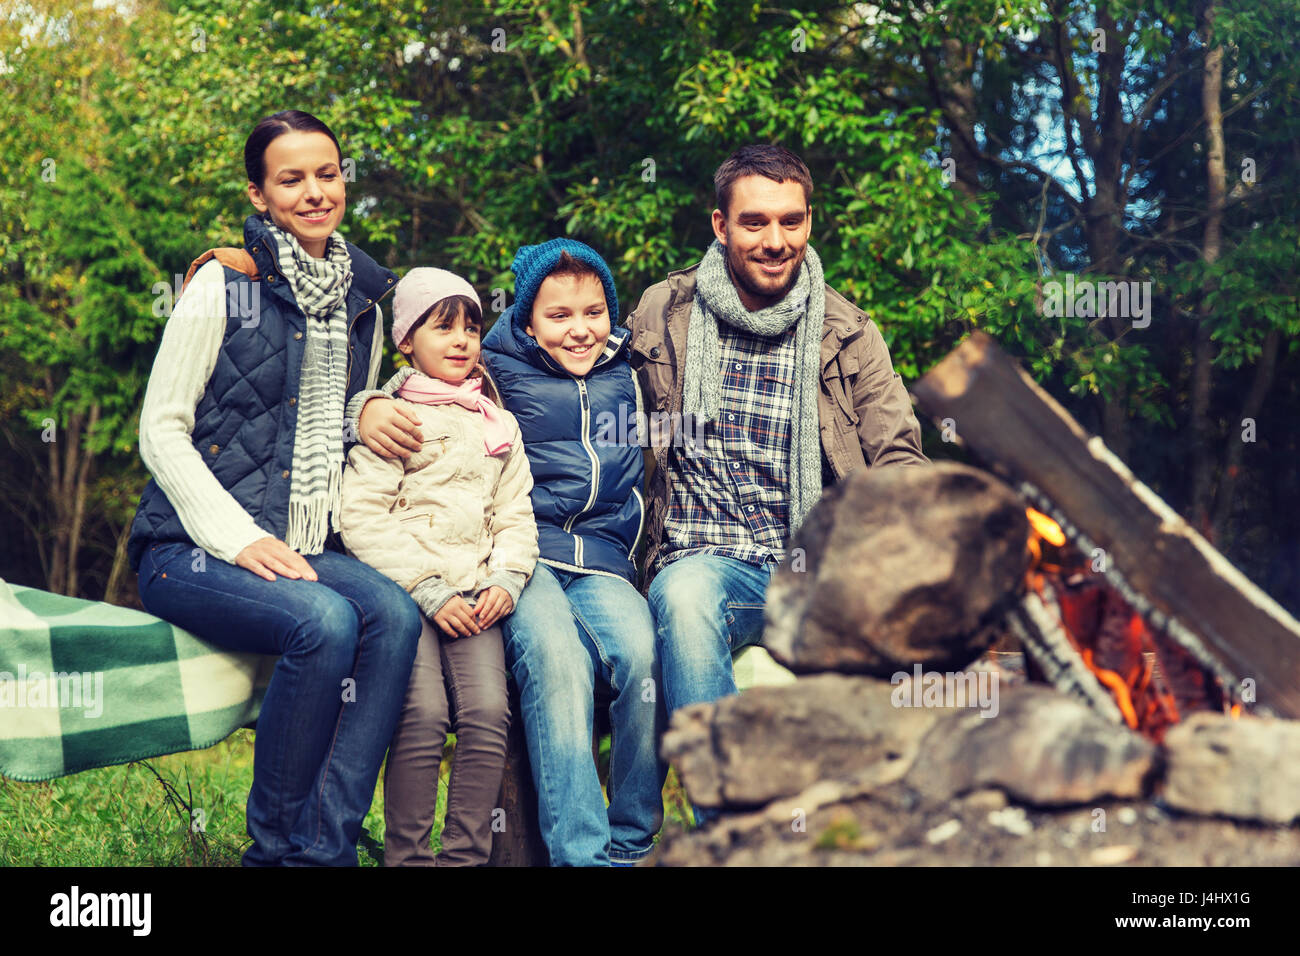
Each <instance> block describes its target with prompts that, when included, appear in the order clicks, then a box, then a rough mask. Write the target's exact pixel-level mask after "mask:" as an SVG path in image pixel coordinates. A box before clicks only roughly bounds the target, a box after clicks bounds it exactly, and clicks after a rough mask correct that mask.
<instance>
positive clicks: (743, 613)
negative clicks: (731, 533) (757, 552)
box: [647, 554, 776, 715]
mask: <svg viewBox="0 0 1300 956" xmlns="http://www.w3.org/2000/svg"><path fill="white" fill-rule="evenodd" d="M775 568H776V565H775V564H769V565H767V566H766V567H761V568H760V567H758V566H757V565H753V564H749V563H747V562H745V561H740V560H737V559H736V558H726V557H721V556H718V555H713V554H689V555H687V556H686V557H684V558H678V559H677V560H676V561H674V562H672V563H671V564H669V565H668V566H667V567H665V568H664V569H663V570H662V571H660V572H659V573H658V574H656V575H655V577H654V580H652V581H651V582H650V593H649V594H648V595H647V598H648V600H649V603H650V613H651V614H652V615H653V616H654V622H655V642H656V645H655V650H656V652H657V656H658V657H659V661H660V667H661V668H662V670H663V679H664V702H665V704H666V705H667V708H668V713H669V715H671V714H673V713H674V712H675V711H677V710H679V709H680V708H682V707H685V706H686V705H687V704H699V703H707V702H709V701H714V700H717V699H718V698H719V697H726V696H728V695H729V694H734V693H736V675H735V673H734V671H733V670H732V668H731V655H732V654H733V653H735V652H736V651H738V650H740V649H741V648H742V647H744V646H746V645H748V644H757V643H759V642H760V641H761V640H762V639H763V604H764V602H765V599H766V598H765V595H766V593H767V584H768V582H769V581H770V580H771V579H772V572H773V570H774V569H775Z"/></svg>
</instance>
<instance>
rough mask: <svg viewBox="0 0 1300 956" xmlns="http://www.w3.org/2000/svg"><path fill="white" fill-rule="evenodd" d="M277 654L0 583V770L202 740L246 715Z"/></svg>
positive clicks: (25, 773) (19, 771)
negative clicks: (226, 647)
mask: <svg viewBox="0 0 1300 956" xmlns="http://www.w3.org/2000/svg"><path fill="white" fill-rule="evenodd" d="M276 660H277V658H275V657H270V656H265V655H262V654H232V653H227V652H225V651H219V650H217V649H216V648H214V647H213V646H212V645H210V644H205V643H204V642H203V641H200V640H199V639H198V638H196V637H194V636H193V635H192V634H190V633H189V632H188V631H183V630H181V629H180V628H178V627H173V626H172V625H171V624H168V623H167V622H166V621H163V620H160V619H159V618H156V617H154V616H153V615H151V614H145V613H144V612H142V611H133V610H130V609H129V608H122V607H115V606H113V605H111V604H103V603H100V602H97V601H84V600H81V599H79V598H70V597H63V596H62V595H58V594H51V593H49V592H47V591H39V590H36V589H35V588H26V587H20V586H18V585H9V584H6V583H5V582H4V581H2V580H0V775H3V776H6V777H9V778H11V779H13V780H27V781H35V780H49V779H51V778H52V777H60V776H63V775H65V774H70V773H77V772H79V771H82V770H89V769H90V768H92V767H107V766H110V765H112V764H120V763H127V762H129V761H132V760H141V759H143V758H146V757H157V756H160V755H162V754H170V753H176V752H178V751H182V750H199V749H202V748H204V747H211V746H212V745H213V744H215V743H217V742H219V741H221V740H223V739H224V738H226V737H227V736H229V735H230V734H231V733H233V732H234V731H236V730H238V729H239V728H240V727H242V726H244V725H246V724H249V723H252V722H253V721H254V720H256V718H257V712H258V708H259V707H260V706H261V702H262V696H263V695H264V694H265V692H266V685H267V682H268V681H270V679H271V671H272V669H273V668H274V666H275V661H276Z"/></svg>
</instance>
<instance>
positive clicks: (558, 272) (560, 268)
mask: <svg viewBox="0 0 1300 956" xmlns="http://www.w3.org/2000/svg"><path fill="white" fill-rule="evenodd" d="M551 276H573V277H574V278H575V279H581V278H582V277H583V276H591V277H592V278H593V279H595V280H596V281H597V282H599V283H600V284H601V286H602V287H603V286H604V282H605V280H603V279H602V278H601V277H600V272H598V271H597V270H596V267H595V266H593V265H592V264H591V263H589V262H583V261H582V260H581V259H575V258H574V257H573V256H571V255H569V254H568V253H567V252H565V251H564V250H563V249H561V250H560V259H559V261H558V262H557V263H556V264H555V268H554V269H552V270H551V271H550V272H548V273H547V274H546V277H547V278H548V279H549V278H550V277H551Z"/></svg>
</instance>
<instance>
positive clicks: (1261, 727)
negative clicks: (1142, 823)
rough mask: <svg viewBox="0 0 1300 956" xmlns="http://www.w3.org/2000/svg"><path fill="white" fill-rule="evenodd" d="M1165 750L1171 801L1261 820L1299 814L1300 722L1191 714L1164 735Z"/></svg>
mask: <svg viewBox="0 0 1300 956" xmlns="http://www.w3.org/2000/svg"><path fill="white" fill-rule="evenodd" d="M1165 751H1166V754H1167V759H1168V764H1169V769H1168V772H1167V775H1166V778H1165V789H1164V794H1163V796H1164V799H1165V802H1166V803H1167V804H1169V805H1170V806H1171V807H1175V808H1177V809H1179V810H1183V811H1186V812H1189V813H1199V814H1204V815H1221V816H1226V817H1232V818H1234V819H1237V820H1251V821H1258V822H1262V823H1278V824H1289V823H1291V822H1292V821H1294V820H1295V819H1296V818H1297V817H1300V722H1297V721H1294V720H1272V719H1266V718H1258V717H1242V718H1241V719H1239V720H1233V719H1232V718H1231V717H1226V716H1223V715H1221V714H1208V713H1198V714H1192V715H1191V716H1190V717H1188V718H1187V719H1186V720H1184V721H1182V722H1181V723H1179V724H1177V725H1176V726H1174V727H1173V728H1172V729H1171V730H1170V731H1169V733H1168V734H1167V735H1166V736H1165Z"/></svg>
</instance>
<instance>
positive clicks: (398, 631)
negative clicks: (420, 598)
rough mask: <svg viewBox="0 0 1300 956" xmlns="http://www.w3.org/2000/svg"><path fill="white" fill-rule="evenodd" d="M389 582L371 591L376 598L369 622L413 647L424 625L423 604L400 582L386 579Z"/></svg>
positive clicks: (367, 614) (369, 613)
mask: <svg viewBox="0 0 1300 956" xmlns="http://www.w3.org/2000/svg"><path fill="white" fill-rule="evenodd" d="M385 585H386V586H384V587H380V588H376V589H375V591H374V593H373V594H372V595H371V598H372V602H371V604H370V606H369V607H367V608H366V617H367V620H368V623H369V624H370V626H371V628H372V629H373V630H374V632H375V633H377V634H380V635H383V636H384V638H385V639H387V640H391V641H394V642H400V643H401V644H403V645H410V646H411V647H412V648H413V647H414V646H415V644H416V642H417V641H418V640H419V639H420V631H421V630H422V629H423V627H424V620H423V618H422V617H421V616H420V608H419V606H418V605H417V604H416V603H415V601H414V600H413V599H412V597H411V595H409V594H407V593H406V591H405V590H404V589H403V588H401V587H400V586H399V585H398V584H397V583H396V582H391V581H390V582H385Z"/></svg>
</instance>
